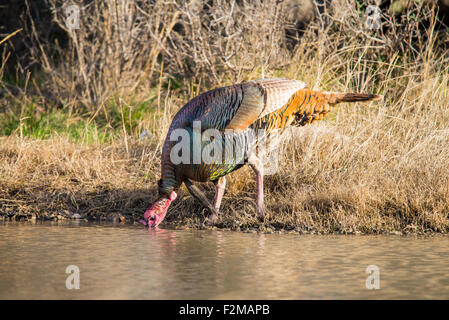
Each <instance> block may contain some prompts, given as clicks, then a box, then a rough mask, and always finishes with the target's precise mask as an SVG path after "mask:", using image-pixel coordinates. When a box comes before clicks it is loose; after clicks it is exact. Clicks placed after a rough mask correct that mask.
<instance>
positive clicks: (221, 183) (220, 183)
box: [214, 177, 226, 212]
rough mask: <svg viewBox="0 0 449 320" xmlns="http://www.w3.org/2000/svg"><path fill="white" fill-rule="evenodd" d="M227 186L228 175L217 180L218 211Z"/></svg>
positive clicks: (216, 200)
mask: <svg viewBox="0 0 449 320" xmlns="http://www.w3.org/2000/svg"><path fill="white" fill-rule="evenodd" d="M225 188H226V177H221V178H218V180H216V182H215V199H214V208H215V210H217V211H218V212H219V211H220V205H221V200H222V199H223V194H224V191H225Z"/></svg>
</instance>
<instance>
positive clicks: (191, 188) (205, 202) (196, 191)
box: [184, 179, 218, 224]
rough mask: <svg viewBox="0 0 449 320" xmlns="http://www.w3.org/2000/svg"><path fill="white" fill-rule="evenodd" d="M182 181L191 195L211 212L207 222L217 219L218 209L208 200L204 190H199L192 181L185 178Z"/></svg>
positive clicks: (210, 222)
mask: <svg viewBox="0 0 449 320" xmlns="http://www.w3.org/2000/svg"><path fill="white" fill-rule="evenodd" d="M184 183H185V185H186V187H187V189H188V190H189V192H190V193H191V194H192V196H194V197H195V198H196V199H197V200H198V201H199V202H201V204H202V205H203V206H204V207H206V208H207V209H209V211H210V212H211V213H212V214H211V215H210V216H209V224H212V223H214V221H215V220H217V217H218V210H216V209H215V207H214V206H213V205H212V204H211V203H210V202H209V200H208V199H207V197H206V195H205V194H204V192H203V191H201V190H200V189H199V188H198V187H197V186H195V185H194V184H193V183H192V181H190V180H189V179H186V180H185V181H184Z"/></svg>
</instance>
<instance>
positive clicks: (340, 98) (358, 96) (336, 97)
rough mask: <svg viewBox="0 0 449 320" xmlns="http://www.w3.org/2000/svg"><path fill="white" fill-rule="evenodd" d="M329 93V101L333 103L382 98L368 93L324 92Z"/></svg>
mask: <svg viewBox="0 0 449 320" xmlns="http://www.w3.org/2000/svg"><path fill="white" fill-rule="evenodd" d="M326 93H327V94H328V95H329V103H330V104H335V103H340V102H360V101H374V100H378V99H380V98H382V96H379V95H377V94H369V93H338V92H326Z"/></svg>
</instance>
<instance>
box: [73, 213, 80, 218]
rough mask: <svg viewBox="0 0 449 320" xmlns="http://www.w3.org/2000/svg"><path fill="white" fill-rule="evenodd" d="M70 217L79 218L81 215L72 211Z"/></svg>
mask: <svg viewBox="0 0 449 320" xmlns="http://www.w3.org/2000/svg"><path fill="white" fill-rule="evenodd" d="M72 219H81V215H80V214H78V213H74V214H73V215H72Z"/></svg>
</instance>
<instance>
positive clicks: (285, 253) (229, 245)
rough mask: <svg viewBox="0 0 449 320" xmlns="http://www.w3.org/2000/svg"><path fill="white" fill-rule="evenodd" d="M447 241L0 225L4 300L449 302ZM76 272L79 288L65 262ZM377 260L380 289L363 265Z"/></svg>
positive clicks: (109, 226)
mask: <svg viewBox="0 0 449 320" xmlns="http://www.w3.org/2000/svg"><path fill="white" fill-rule="evenodd" d="M448 248H449V238H447V237H443V236H437V237H431V238H414V237H397V236H396V237H388V236H381V237H373V236H298V235H265V234H245V233H234V232H224V231H199V230H194V231H186V230H182V231H181V230H167V229H159V230H147V229H145V228H142V227H141V226H140V225H139V226H130V225H112V224H106V225H98V224H85V223H83V222H79V223H78V225H76V224H73V223H72V224H67V223H36V224H34V225H33V224H31V223H3V224H0V261H1V262H0V298H1V299H13V298H22V299H39V298H48V299H60V298H64V299H104V298H111V299H304V298H311V299H332V298H336V299H351V298H359V299H365V298H369V299H380V298H387V299H388V298H393V299H402V298H407V299H419V298H437V299H447V298H449V279H448V277H447V274H448V271H449V270H448V269H449V264H448V262H449V260H448V253H449V249H448ZM71 264H74V265H77V266H78V267H79V268H80V275H81V279H80V283H81V289H80V290H67V289H66V288H65V279H66V277H67V275H66V274H65V268H66V267H67V266H68V265H71ZM371 264H374V265H377V266H378V267H379V269H380V272H381V278H380V279H381V280H380V286H381V288H380V290H368V289H366V287H365V280H366V277H367V276H368V275H367V274H366V273H365V269H366V267H367V266H368V265H371Z"/></svg>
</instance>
